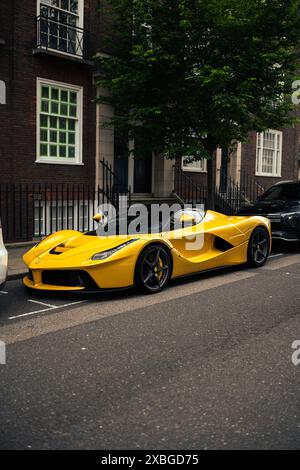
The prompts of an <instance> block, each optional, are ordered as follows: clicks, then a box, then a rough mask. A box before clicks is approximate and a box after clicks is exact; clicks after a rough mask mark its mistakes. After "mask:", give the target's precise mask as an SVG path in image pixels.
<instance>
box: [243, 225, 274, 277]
mask: <svg viewBox="0 0 300 470" xmlns="http://www.w3.org/2000/svg"><path fill="white" fill-rule="evenodd" d="M269 254H270V236H269V233H268V231H267V230H266V229H265V228H263V227H258V228H256V229H255V230H254V232H253V233H252V235H251V237H250V241H249V247H248V264H249V265H250V266H251V267H254V268H261V267H262V266H264V265H265V263H266V261H267V259H268V257H269Z"/></svg>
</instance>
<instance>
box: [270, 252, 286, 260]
mask: <svg viewBox="0 0 300 470" xmlns="http://www.w3.org/2000/svg"><path fill="white" fill-rule="evenodd" d="M279 256H283V253H278V255H271V256H269V259H272V258H279Z"/></svg>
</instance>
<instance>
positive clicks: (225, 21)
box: [98, 0, 300, 158]
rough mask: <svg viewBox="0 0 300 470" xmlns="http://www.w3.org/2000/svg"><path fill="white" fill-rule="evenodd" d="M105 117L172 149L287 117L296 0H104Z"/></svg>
mask: <svg viewBox="0 0 300 470" xmlns="http://www.w3.org/2000/svg"><path fill="white" fill-rule="evenodd" d="M108 4H109V6H110V7H109V11H110V14H111V15H113V21H114V28H113V33H112V36H113V40H112V41H111V45H110V47H111V50H112V55H111V56H110V57H107V58H104V59H102V60H101V67H102V70H103V73H104V75H103V78H102V80H100V81H99V83H98V85H99V86H100V87H104V88H106V89H108V90H109V91H110V97H109V98H107V97H105V96H102V97H100V100H101V101H103V102H105V101H107V100H108V99H109V101H110V102H111V103H112V104H113V105H114V106H115V108H116V110H117V114H116V117H115V118H114V119H113V120H112V122H111V123H110V125H114V126H116V128H117V129H120V130H121V131H124V132H126V133H130V134H132V135H136V134H139V138H140V139H141V141H142V142H143V145H144V147H145V148H148V149H149V148H151V149H153V150H155V151H157V152H159V153H161V154H162V155H163V156H167V157H171V158H175V157H181V156H183V155H185V156H193V157H195V158H202V157H210V156H211V155H212V153H213V152H214V150H215V149H216V148H217V147H223V148H225V147H229V146H230V145H231V144H232V142H236V141H245V139H246V138H247V135H248V133H249V131H251V130H256V131H263V130H265V129H269V128H275V129H277V128H281V127H283V126H285V125H288V124H290V123H291V121H292V118H291V113H290V111H291V110H292V107H293V105H292V101H291V94H292V82H293V81H294V80H295V78H296V76H297V61H298V59H299V42H300V27H299V25H300V0H111V2H109V1H108Z"/></svg>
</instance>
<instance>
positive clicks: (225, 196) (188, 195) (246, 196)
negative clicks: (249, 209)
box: [174, 166, 265, 215]
mask: <svg viewBox="0 0 300 470" xmlns="http://www.w3.org/2000/svg"><path fill="white" fill-rule="evenodd" d="M174 171H175V178H174V179H175V184H174V186H175V190H174V191H175V193H176V194H177V195H178V197H179V198H180V199H181V200H182V201H183V202H184V203H186V204H193V205H195V204H204V205H205V204H206V202H207V199H208V190H207V184H206V183H205V184H202V185H200V184H199V183H196V182H195V181H194V180H193V179H192V178H191V177H190V176H188V175H187V174H186V173H185V172H183V171H182V169H181V168H180V167H178V166H175V167H174ZM220 176H221V178H220V182H221V183H220V186H219V187H216V190H215V203H216V209H217V210H219V211H220V212H223V213H224V214H230V215H231V214H235V213H236V212H237V211H238V210H239V209H240V208H241V207H242V206H244V205H246V204H250V203H253V202H255V201H257V199H258V198H259V197H260V196H261V195H262V194H263V193H264V191H265V188H264V187H262V186H261V185H260V184H259V183H258V182H257V181H256V180H255V178H254V177H251V176H249V175H247V173H246V172H245V171H244V170H242V172H241V180H240V182H239V183H238V182H236V181H235V180H234V179H233V178H231V177H230V176H228V175H222V174H221V175H220Z"/></svg>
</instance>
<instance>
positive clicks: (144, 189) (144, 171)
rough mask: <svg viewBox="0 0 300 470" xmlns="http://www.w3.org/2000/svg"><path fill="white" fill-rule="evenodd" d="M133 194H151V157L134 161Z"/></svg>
mask: <svg viewBox="0 0 300 470" xmlns="http://www.w3.org/2000/svg"><path fill="white" fill-rule="evenodd" d="M134 192H135V193H139V194H142V193H148V194H149V193H151V192H152V155H149V156H148V158H147V157H145V158H135V159H134Z"/></svg>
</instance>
